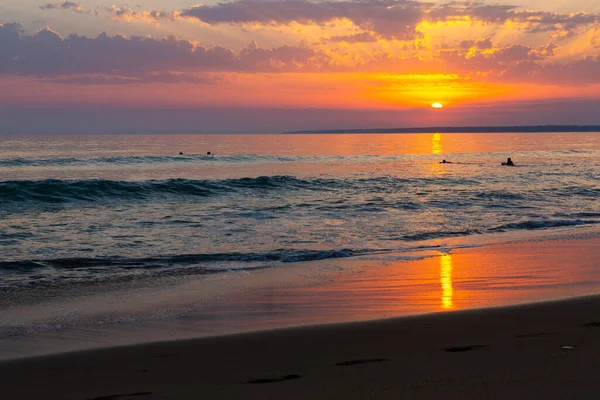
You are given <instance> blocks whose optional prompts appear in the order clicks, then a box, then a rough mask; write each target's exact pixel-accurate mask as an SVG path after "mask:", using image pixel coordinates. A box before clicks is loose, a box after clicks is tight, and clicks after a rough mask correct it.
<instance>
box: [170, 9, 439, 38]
mask: <svg viewBox="0 0 600 400" xmlns="http://www.w3.org/2000/svg"><path fill="white" fill-rule="evenodd" d="M428 6H431V3H422V2H419V1H411V0H372V1H362V0H349V1H348V0H346V1H333V0H325V1H319V2H312V1H308V0H266V1H263V0H239V1H235V2H228V3H217V4H215V5H214V6H205V5H199V6H194V7H192V8H189V9H187V10H184V11H182V12H181V15H182V16H184V17H190V18H196V19H198V20H200V21H202V22H204V23H206V24H209V25H219V24H256V23H258V24H263V25H288V24H290V23H292V22H296V23H299V24H306V25H310V24H317V25H323V24H325V23H328V22H331V21H334V20H337V19H348V20H350V21H352V22H353V23H354V24H355V25H356V26H358V27H360V28H361V29H363V30H366V31H373V32H376V33H377V34H378V35H380V36H382V37H385V38H388V39H414V38H416V37H419V36H420V33H419V32H417V31H416V26H417V24H418V23H419V22H420V21H421V20H422V18H423V16H424V11H425V9H426V7H428Z"/></svg>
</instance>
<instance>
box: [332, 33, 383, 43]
mask: <svg viewBox="0 0 600 400" xmlns="http://www.w3.org/2000/svg"><path fill="white" fill-rule="evenodd" d="M377 40H378V39H377V36H375V35H373V34H372V33H371V32H361V33H355V34H353V35H344V36H332V37H330V38H329V39H328V41H330V42H345V43H369V42H376V41H377Z"/></svg>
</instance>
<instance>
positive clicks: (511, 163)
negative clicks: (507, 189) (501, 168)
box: [502, 157, 515, 167]
mask: <svg viewBox="0 0 600 400" xmlns="http://www.w3.org/2000/svg"><path fill="white" fill-rule="evenodd" d="M502 165H505V166H507V167H514V166H515V163H513V161H512V159H511V158H510V157H508V159H507V160H506V162H503V163H502Z"/></svg>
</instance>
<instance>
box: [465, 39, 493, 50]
mask: <svg viewBox="0 0 600 400" xmlns="http://www.w3.org/2000/svg"><path fill="white" fill-rule="evenodd" d="M459 47H460V48H461V49H464V50H467V49H472V48H476V49H479V50H489V49H491V48H492V47H493V44H492V39H491V38H485V39H477V40H463V41H462V42H460V44H459Z"/></svg>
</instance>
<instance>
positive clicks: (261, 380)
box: [242, 374, 304, 384]
mask: <svg viewBox="0 0 600 400" xmlns="http://www.w3.org/2000/svg"><path fill="white" fill-rule="evenodd" d="M303 377H304V375H298V374H290V375H285V376H280V377H275V378H258V379H253V380H251V381H247V382H242V383H250V384H262V383H275V382H283V381H289V380H291V379H300V378H303Z"/></svg>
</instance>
